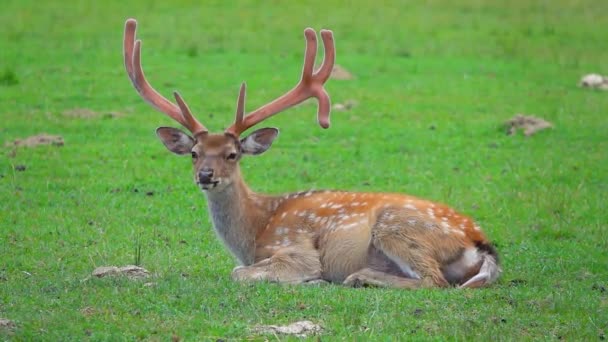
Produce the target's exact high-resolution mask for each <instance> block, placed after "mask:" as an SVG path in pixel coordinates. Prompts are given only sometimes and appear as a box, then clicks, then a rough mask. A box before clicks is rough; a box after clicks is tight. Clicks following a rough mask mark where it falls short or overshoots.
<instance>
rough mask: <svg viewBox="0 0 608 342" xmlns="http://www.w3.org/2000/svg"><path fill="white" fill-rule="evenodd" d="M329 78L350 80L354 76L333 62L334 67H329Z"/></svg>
mask: <svg viewBox="0 0 608 342" xmlns="http://www.w3.org/2000/svg"><path fill="white" fill-rule="evenodd" d="M329 78H331V79H334V80H352V79H353V78H355V76H353V74H351V73H350V72H349V71H348V70H346V69H344V67H342V66H340V65H338V64H334V68H333V69H331V74H330V76H329Z"/></svg>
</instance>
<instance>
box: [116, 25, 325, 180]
mask: <svg viewBox="0 0 608 342" xmlns="http://www.w3.org/2000/svg"><path fill="white" fill-rule="evenodd" d="M136 28H137V22H136V21H135V20H134V19H129V20H127V22H126V24H125V32H124V42H123V48H124V62H125V67H126V69H127V74H128V75H129V78H130V79H131V82H132V83H133V86H134V87H135V89H136V90H137V92H138V93H139V95H140V96H141V97H142V98H143V99H144V100H146V101H147V102H148V103H149V104H151V105H152V106H153V107H154V108H156V109H157V110H159V111H161V112H163V113H165V114H166V115H168V116H169V117H171V118H173V119H174V120H175V121H177V122H179V123H180V124H181V125H182V126H184V127H185V128H186V129H187V130H188V131H190V133H191V134H190V135H189V134H187V133H184V132H183V131H181V130H179V129H176V128H172V127H160V128H158V129H157V130H156V134H157V136H158V137H159V138H160V140H161V141H162V142H163V144H164V145H165V146H166V147H167V149H168V150H169V151H171V152H173V153H175V154H178V155H188V154H190V155H191V156H192V162H193V167H194V180H195V182H196V183H197V184H198V185H199V187H200V188H201V189H202V190H204V191H219V190H221V189H223V188H225V187H226V186H228V185H230V184H232V183H234V182H235V181H236V180H238V179H240V172H239V167H238V163H239V161H240V159H241V157H242V156H243V155H257V154H261V153H263V152H265V151H266V150H268V149H269V148H270V146H271V145H272V142H273V141H274V139H275V138H276V137H277V135H278V133H279V131H278V129H276V128H261V129H258V130H256V131H254V132H252V133H251V134H250V135H248V136H246V137H245V138H240V135H241V134H242V133H243V132H245V131H246V130H247V129H249V128H251V127H253V126H254V125H256V124H258V123H260V122H261V121H263V120H265V119H267V118H269V117H271V116H273V115H275V114H277V113H279V112H281V111H283V110H285V109H287V108H289V107H292V106H294V105H296V104H298V103H300V102H302V101H304V100H306V99H308V98H311V97H314V98H316V99H317V100H318V103H319V106H318V110H317V117H318V122H319V125H320V126H321V127H323V128H328V127H329V112H330V98H329V95H328V94H327V91H326V90H325V88H324V87H323V85H324V84H325V82H326V81H327V80H328V79H329V76H330V73H331V70H332V69H333V65H334V61H335V47H334V41H333V35H332V32H331V31H328V30H321V37H322V39H323V45H324V49H325V56H324V59H323V63H322V65H321V66H320V67H319V68H318V70H316V71H314V70H313V65H314V60H315V56H316V54H317V37H316V33H315V31H314V30H313V29H311V28H307V29H306V30H304V36H305V38H306V50H305V53H304V66H303V68H302V75H301V78H300V81H299V82H298V84H297V85H296V86H295V87H294V88H293V89H291V90H290V91H288V92H287V93H285V94H284V95H282V96H280V97H279V98H277V99H275V100H274V101H272V102H270V103H268V104H266V105H264V106H262V107H260V108H258V109H256V110H254V111H253V112H250V113H248V114H246V115H245V93H246V85H245V83H243V84H242V85H241V88H240V92H239V96H238V101H237V109H236V115H235V120H234V123H233V124H232V125H231V126H230V127H228V128H227V129H226V130H225V131H224V132H223V133H209V132H208V130H207V128H205V126H204V125H203V124H201V123H200V122H199V121H198V120H197V119H196V118H195V117H194V115H193V114H192V112H191V111H190V109H189V107H188V105H187V104H186V102H185V101H184V100H183V98H182V97H181V96H180V94H179V93H178V92H174V93H173V95H174V97H175V101H176V103H177V104H175V103H172V102H171V101H169V100H167V99H166V98H165V97H163V96H162V95H160V93H158V92H157V91H156V90H155V89H154V88H152V86H151V85H150V84H149V83H148V81H147V80H146V78H145V76H144V72H143V69H142V65H141V41H140V40H136V38H135V31H136Z"/></svg>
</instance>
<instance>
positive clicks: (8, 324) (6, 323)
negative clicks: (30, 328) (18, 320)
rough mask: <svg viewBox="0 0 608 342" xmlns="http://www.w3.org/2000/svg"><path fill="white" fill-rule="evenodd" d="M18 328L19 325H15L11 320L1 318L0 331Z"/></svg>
mask: <svg viewBox="0 0 608 342" xmlns="http://www.w3.org/2000/svg"><path fill="white" fill-rule="evenodd" d="M16 327H17V325H16V324H15V322H13V321H11V320H10V319H6V318H0V330H9V331H11V330H13V329H15V328H16Z"/></svg>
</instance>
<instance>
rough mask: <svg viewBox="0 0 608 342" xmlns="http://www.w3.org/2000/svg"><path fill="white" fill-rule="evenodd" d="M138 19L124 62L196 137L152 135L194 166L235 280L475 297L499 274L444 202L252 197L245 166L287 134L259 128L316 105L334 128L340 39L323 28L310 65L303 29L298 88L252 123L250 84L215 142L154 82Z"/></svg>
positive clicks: (481, 240) (137, 83)
mask: <svg viewBox="0 0 608 342" xmlns="http://www.w3.org/2000/svg"><path fill="white" fill-rule="evenodd" d="M136 28H137V21H136V20H135V19H132V18H130V19H128V20H127V21H126V23H125V29H124V37H123V38H124V41H123V48H124V49H123V53H124V64H125V68H126V71H127V74H128V76H129V79H130V80H131V83H132V84H133V86H134V87H135V89H136V91H137V93H138V94H139V95H140V97H141V98H143V99H144V100H145V101H146V102H148V103H149V104H150V105H152V106H153V107H154V108H156V109H157V110H158V111H160V112H161V113H164V114H166V115H167V116H169V117H170V118H172V119H173V120H175V121H177V122H178V123H179V124H181V125H182V126H183V127H184V128H186V129H187V130H188V131H189V134H188V133H185V132H184V131H182V130H180V129H177V128H173V127H159V128H157V130H156V135H157V136H158V138H159V139H160V140H161V142H162V143H163V144H164V146H165V147H166V148H167V149H168V150H169V151H171V152H172V153H174V154H177V155H181V156H185V155H190V156H191V158H192V165H193V175H194V182H195V184H196V185H197V187H198V188H199V189H200V190H201V191H202V192H203V193H204V194H205V197H206V201H207V207H208V212H209V217H210V219H211V221H212V224H213V228H214V230H215V233H216V235H217V236H218V237H219V239H220V240H221V241H222V242H223V244H224V245H225V246H226V247H227V248H228V250H229V251H230V252H231V254H232V255H233V256H234V257H235V258H236V260H237V262H238V265H237V266H236V267H235V268H234V269H233V270H232V273H231V278H232V279H233V280H234V281H237V282H255V281H265V282H271V283H284V284H320V283H337V284H343V285H345V286H351V287H363V286H364V287H392V288H403V289H418V288H448V287H459V288H478V287H484V286H487V285H490V284H492V283H493V282H495V281H496V280H497V279H498V277H499V275H500V273H501V272H502V270H501V267H500V266H499V262H498V254H497V251H496V248H495V247H494V245H493V244H492V243H491V242H490V241H489V240H488V239H487V238H486V236H485V235H484V233H483V232H482V230H481V228H480V227H479V226H478V225H477V224H476V223H475V222H474V221H473V219H471V218H470V217H468V216H466V215H464V214H461V213H459V212H457V211H455V210H454V209H452V208H450V207H448V206H447V205H445V204H442V203H438V202H434V201H430V200H425V199H421V198H417V197H414V196H411V195H407V194H398V193H380V192H379V193H373V192H352V191H339V190H310V191H302V192H292V193H286V194H281V195H268V194H262V193H257V192H255V191H253V190H252V189H251V188H250V187H249V186H248V185H247V183H246V182H245V181H244V179H243V176H242V175H241V171H240V168H239V164H240V161H241V158H242V157H244V156H250V155H251V156H253V155H259V154H262V153H264V152H265V151H267V150H268V149H269V148H270V146H271V145H272V143H273V141H274V140H275V139H276V138H277V136H278V134H279V130H278V129H277V128H273V127H264V128H258V129H256V130H255V131H253V132H251V133H250V134H248V135H247V136H245V137H241V135H242V134H243V133H244V132H245V131H247V130H248V129H249V128H251V127H253V126H255V125H257V124H259V123H260V122H262V121H264V120H265V119H267V118H269V117H271V116H273V115H276V114H278V113H280V112H282V111H284V110H286V109H288V108H290V107H293V106H295V105H297V104H299V103H301V102H303V101H305V100H307V99H316V101H317V103H318V107H317V122H318V124H319V125H320V126H321V127H322V128H328V127H329V125H330V120H329V114H330V109H331V106H330V97H329V94H328V92H327V90H326V89H325V87H324V86H325V83H326V82H327V80H328V79H329V78H330V75H331V72H332V69H333V67H334V63H335V58H336V53H335V44H334V37H333V33H332V31H330V30H321V31H320V36H321V39H322V41H323V49H324V57H323V62H322V63H321V65H320V66H319V67H317V68H315V67H314V62H315V57H316V55H317V33H316V31H315V30H314V29H312V28H306V29H305V30H304V37H305V40H306V48H305V52H304V63H303V67H302V74H301V75H300V81H299V82H298V83H297V84H296V86H295V87H294V88H292V89H291V90H289V91H287V92H286V93H285V94H283V95H281V96H280V97H277V98H276V99H274V100H272V101H270V102H268V103H266V104H265V105H263V106H261V107H259V108H258V109H256V110H254V111H252V112H248V113H247V114H245V93H246V83H244V82H243V83H242V84H241V87H240V91H239V94H238V99H237V105H236V112H235V120H234V122H233V123H232V124H231V125H230V126H229V127H228V128H227V129H225V130H224V132H220V133H210V132H209V131H208V129H207V128H206V127H205V126H204V125H203V124H201V123H200V122H199V121H198V120H197V119H196V118H195V116H194V115H193V114H192V112H191V110H190V108H189V107H188V105H187V104H186V102H185V101H184V99H183V98H182V96H181V95H180V94H179V93H178V92H177V91H175V92H174V93H173V96H174V98H175V102H171V101H170V100H168V99H167V98H165V97H163V96H162V95H161V94H160V93H159V92H158V91H156V90H155V89H154V88H153V87H152V86H151V85H150V83H148V81H147V80H146V77H145V75H144V72H143V69H142V64H141V40H139V39H136Z"/></svg>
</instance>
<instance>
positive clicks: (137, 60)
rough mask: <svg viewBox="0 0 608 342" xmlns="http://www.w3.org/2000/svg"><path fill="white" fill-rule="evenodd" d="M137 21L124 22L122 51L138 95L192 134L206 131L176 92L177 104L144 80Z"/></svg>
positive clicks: (174, 94)
mask: <svg viewBox="0 0 608 342" xmlns="http://www.w3.org/2000/svg"><path fill="white" fill-rule="evenodd" d="M136 28H137V21H136V20H135V19H128V20H127V22H126V23H125V34H124V41H123V53H124V58H125V68H126V69H127V74H128V75H129V78H130V79H131V82H132V83H133V86H134V87H135V89H136V90H137V92H138V93H139V95H140V96H141V97H142V98H143V99H144V100H146V102H148V103H149V104H151V105H152V106H154V108H156V109H158V110H159V111H161V112H163V113H165V114H167V115H169V116H170V117H171V118H173V119H174V120H175V121H177V122H179V123H180V124H182V126H184V127H186V128H187V129H188V130H189V131H190V132H192V134H193V135H197V134H200V133H204V132H207V128H205V126H203V125H202V124H201V123H200V122H199V121H198V120H196V118H195V117H194V116H193V115H192V113H191V112H190V109H189V108H188V105H186V102H184V99H182V97H181V96H180V95H179V93H178V92H174V93H173V96H174V97H175V101H176V102H177V106H176V105H175V104H174V103H172V102H171V101H169V100H167V99H166V98H165V97H163V96H162V95H161V94H160V93H159V92H157V91H156V90H155V89H154V88H152V86H151V85H150V83H148V81H147V80H146V76H145V75H144V70H143V69H142V67H141V40H139V39H138V40H135V30H136Z"/></svg>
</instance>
